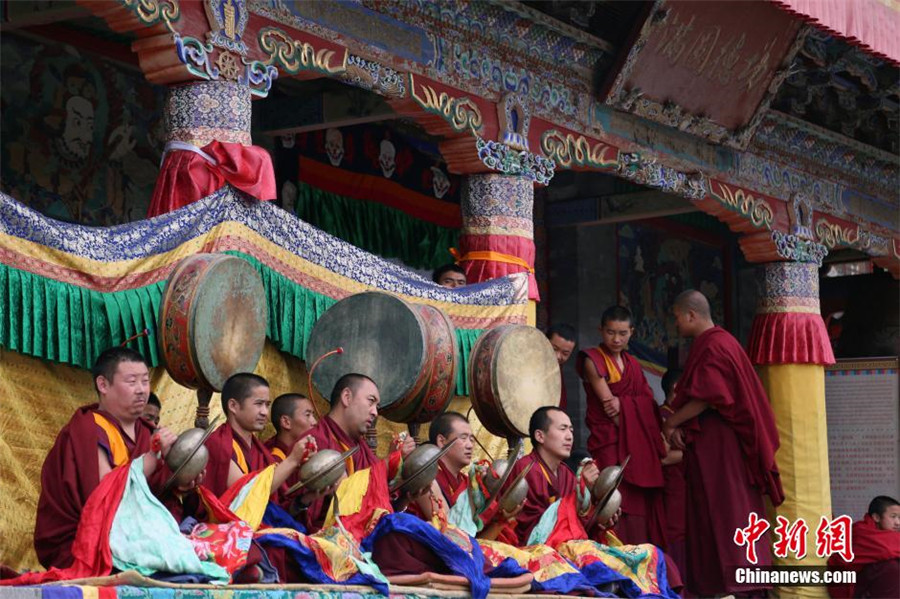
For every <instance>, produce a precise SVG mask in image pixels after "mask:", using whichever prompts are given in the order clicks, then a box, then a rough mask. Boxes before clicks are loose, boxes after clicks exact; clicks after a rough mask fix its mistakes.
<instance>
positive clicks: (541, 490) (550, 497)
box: [509, 451, 575, 546]
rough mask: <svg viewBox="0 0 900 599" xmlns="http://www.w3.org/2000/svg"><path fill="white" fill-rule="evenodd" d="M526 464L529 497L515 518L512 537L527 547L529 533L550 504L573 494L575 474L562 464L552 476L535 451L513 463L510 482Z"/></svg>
mask: <svg viewBox="0 0 900 599" xmlns="http://www.w3.org/2000/svg"><path fill="white" fill-rule="evenodd" d="M529 464H531V470H529V471H528V474H526V475H525V479H526V480H527V481H528V494H527V495H526V496H525V504H524V505H523V506H522V511H521V512H519V514H518V515H517V516H516V525H515V534H516V537H517V539H518V544H519V545H520V546H523V545H525V544H526V543H528V537H529V536H530V535H531V531H532V530H534V527H535V526H537V523H538V521H540V519H541V516H543V515H544V512H545V511H547V507H548V506H549V505H550V504H551V503H553V502H554V501H556V500H557V499H560V498H561V497H564V496H566V495H568V494H569V493H574V492H575V473H573V472H572V471H571V470H570V469H569V467H568V466H566V465H565V464H560V465H559V467H558V468H557V469H556V473H555V474H554V473H553V471H552V470H551V469H550V467H549V466H547V464H545V463H544V460H542V459H541V457H540V456H539V455H538V453H537V452H536V451H532V452H531V453H529V454H528V455H526V456H525V457H523V458H522V459H520V460H519V461H518V462H516V465H515V466H513V471H512V473H510V475H509V480H510V481H512V480H514V479H515V478H516V476H518V475H519V473H520V472H521V471H522V470H524V469H525V468H527V467H528V465H529Z"/></svg>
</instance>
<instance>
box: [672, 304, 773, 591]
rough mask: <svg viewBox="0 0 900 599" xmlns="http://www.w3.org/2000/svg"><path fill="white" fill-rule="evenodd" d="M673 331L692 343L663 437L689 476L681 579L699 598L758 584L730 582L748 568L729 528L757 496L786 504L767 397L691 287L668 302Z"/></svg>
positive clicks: (760, 510)
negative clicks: (684, 572) (681, 453)
mask: <svg viewBox="0 0 900 599" xmlns="http://www.w3.org/2000/svg"><path fill="white" fill-rule="evenodd" d="M674 312H675V324H676V327H677V328H678V333H679V335H681V336H683V337H691V338H693V340H694V342H693V345H692V346H691V351H690V354H689V355H688V359H687V364H685V367H684V374H682V375H681V379H679V381H678V385H677V387H676V388H675V399H674V401H673V402H672V407H673V408H674V409H675V410H676V411H675V413H674V414H672V415H671V416H669V418H668V419H667V420H666V422H665V424H664V425H663V434H664V435H665V437H666V439H668V441H669V443H670V444H671V445H672V446H673V447H675V448H676V449H682V450H684V462H685V472H686V474H687V487H688V493H687V495H688V498H689V500H688V505H687V529H688V530H689V531H690V532H689V534H688V535H687V547H686V549H687V568H688V570H687V580H688V588H689V589H690V590H691V591H692V592H694V593H696V594H698V595H701V596H710V595H715V594H721V593H733V592H748V591H755V590H757V589H761V588H764V587H760V586H759V585H746V584H743V585H739V584H736V583H735V576H734V573H735V568H740V567H752V566H753V564H750V563H749V562H748V560H747V554H746V551H745V548H744V547H741V546H738V545H737V544H736V543H735V542H734V531H735V530H736V529H738V528H746V527H747V526H748V520H749V518H750V514H751V513H754V512H755V513H756V514H757V515H759V517H761V518H764V517H765V504H764V503H763V495H764V494H765V495H768V496H769V498H770V499H771V501H772V504H773V505H780V504H781V502H782V501H784V491H783V490H782V487H781V478H780V475H779V473H778V466H777V465H776V463H775V451H776V450H777V449H778V443H779V442H778V429H777V428H776V427H775V417H774V415H773V413H772V407H771V406H770V405H769V400H768V397H767V396H766V392H765V390H764V389H763V386H762V383H760V380H759V377H758V376H757V375H756V371H755V370H754V369H753V365H752V364H751V363H750V360H749V358H747V354H746V353H744V350H743V349H742V348H741V346H740V344H739V343H738V342H737V340H736V339H735V338H734V337H732V336H731V335H730V334H729V333H728V332H727V331H725V330H724V329H722V328H720V327H717V326H715V325H714V324H713V322H712V318H711V315H710V309H709V302H708V301H707V299H706V298H705V297H704V296H703V294H701V293H699V292H697V291H694V290H689V291H685V292H684V293H682V294H681V295H679V296H678V298H676V300H675V306H674ZM756 550H757V554H758V560H759V561H758V564H757V565H758V566H762V567H764V566H767V565H770V564H771V563H772V555H771V551H770V539H769V535H768V534H767V535H764V537H763V538H761V539H760V540H759V541H758V542H757V543H756Z"/></svg>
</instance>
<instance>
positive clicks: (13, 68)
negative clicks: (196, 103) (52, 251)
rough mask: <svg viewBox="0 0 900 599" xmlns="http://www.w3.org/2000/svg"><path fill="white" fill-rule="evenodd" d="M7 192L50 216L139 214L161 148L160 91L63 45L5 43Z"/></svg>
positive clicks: (99, 220) (114, 218)
mask: <svg viewBox="0 0 900 599" xmlns="http://www.w3.org/2000/svg"><path fill="white" fill-rule="evenodd" d="M2 57H3V60H2V80H3V83H4V85H3V87H2V90H0V100H2V112H3V117H2V123H0V128H2V133H3V139H4V145H3V148H2V185H3V191H5V192H7V193H9V194H10V195H12V196H13V197H15V198H16V199H18V200H20V201H22V202H23V203H25V204H26V205H28V206H31V207H32V208H34V209H36V210H38V211H40V212H42V213H44V214H47V215H48V216H52V217H54V218H57V219H60V220H64V221H70V222H79V223H83V224H88V225H110V224H116V223H121V222H127V221H130V220H135V219H137V218H140V217H141V216H142V215H143V214H144V213H146V205H147V203H148V202H149V198H150V195H151V194H152V191H153V184H154V182H155V180H156V176H157V172H158V165H159V156H160V151H161V147H162V143H163V139H162V129H161V127H162V119H161V113H160V110H161V106H162V94H163V91H162V90H161V89H156V88H154V87H153V86H151V85H150V84H148V83H147V82H146V81H144V80H143V78H141V77H140V76H139V74H137V73H130V72H128V71H125V70H123V69H121V68H120V67H118V66H116V65H114V64H113V63H110V62H108V61H104V60H102V59H99V58H96V57H90V56H80V55H78V54H77V52H76V51H75V50H74V49H71V48H69V47H67V46H63V45H42V44H37V43H34V42H32V41H30V40H25V39H21V38H16V37H13V36H6V37H5V38H4V39H3V41H2Z"/></svg>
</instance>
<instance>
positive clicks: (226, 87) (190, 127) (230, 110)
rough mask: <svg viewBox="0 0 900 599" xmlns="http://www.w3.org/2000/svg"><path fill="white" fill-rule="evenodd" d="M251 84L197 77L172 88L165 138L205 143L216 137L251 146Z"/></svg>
mask: <svg viewBox="0 0 900 599" xmlns="http://www.w3.org/2000/svg"><path fill="white" fill-rule="evenodd" d="M251 98H252V95H251V91H250V88H249V87H247V86H246V85H241V84H239V83H235V82H232V81H198V82H196V83H187V84H184V85H176V86H172V87H170V88H169V91H168V94H167V95H166V104H165V123H166V141H179V142H184V143H188V144H191V145H193V146H197V147H203V146H205V145H207V144H208V143H210V142H211V141H213V140H217V141H220V142H223V143H236V144H241V145H244V146H249V145H251V144H252V143H253V141H252V139H251V136H250V124H251V115H252V99H251Z"/></svg>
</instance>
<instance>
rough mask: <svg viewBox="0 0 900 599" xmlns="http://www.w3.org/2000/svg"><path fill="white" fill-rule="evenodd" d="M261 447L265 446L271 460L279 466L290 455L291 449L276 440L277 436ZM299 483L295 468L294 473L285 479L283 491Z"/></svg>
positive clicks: (298, 473)
mask: <svg viewBox="0 0 900 599" xmlns="http://www.w3.org/2000/svg"><path fill="white" fill-rule="evenodd" d="M263 445H265V446H266V449H268V450H269V453H270V454H272V459H273V460H275V463H276V464H280V463H281V462H283V461H284V459H285V458H286V457H287V456H288V455H289V454H290V453H291V450H292V449H293V447H288V446H287V445H285V444H284V443H282V442H281V441H279V440H278V435H275V436H274V437H272V438H271V439H269V440H267V441H266V442H265V443H263ZM298 482H300V469H299V468H297V469H296V470H295V471H294V472H292V473H291V475H290V476H288V477H287V480H285V481H284V487H285V489H290V488H291V487H293V486H294V485H295V484H297V483H298Z"/></svg>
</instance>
